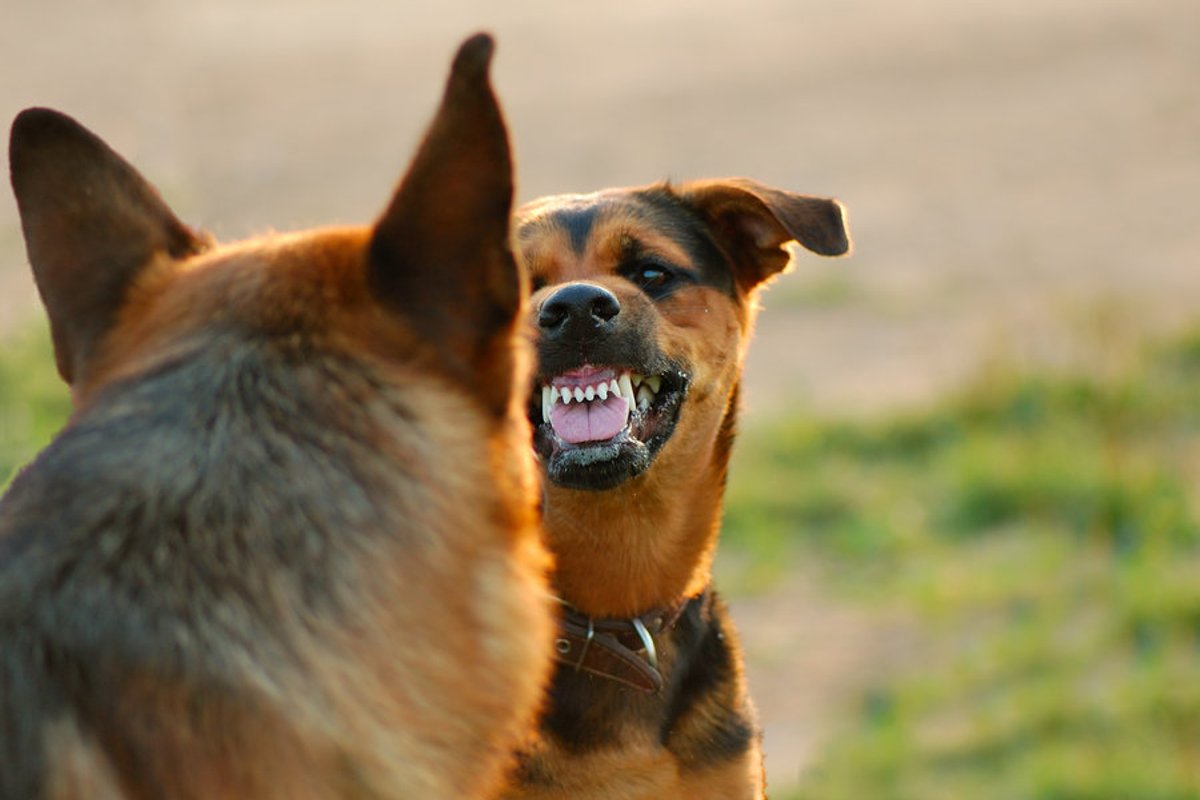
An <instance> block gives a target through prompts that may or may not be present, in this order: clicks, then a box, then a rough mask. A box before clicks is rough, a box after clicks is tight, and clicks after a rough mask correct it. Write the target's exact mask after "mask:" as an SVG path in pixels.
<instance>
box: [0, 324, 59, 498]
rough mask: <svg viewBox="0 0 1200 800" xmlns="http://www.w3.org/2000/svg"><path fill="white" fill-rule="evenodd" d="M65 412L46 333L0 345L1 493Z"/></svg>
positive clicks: (37, 332) (37, 330)
mask: <svg viewBox="0 0 1200 800" xmlns="http://www.w3.org/2000/svg"><path fill="white" fill-rule="evenodd" d="M69 411H70V398H69V396H68V394H67V387H66V385H65V384H63V382H62V380H60V379H59V377H58V373H57V372H56V371H55V368H54V352H53V349H52V348H51V346H50V334H49V332H48V331H47V330H46V329H45V328H44V327H40V328H35V329H32V330H29V331H26V332H24V333H22V334H20V335H18V336H15V337H12V338H7V339H4V340H2V341H0V489H3V487H5V486H7V485H8V482H9V481H10V480H11V479H12V475H13V474H14V472H15V471H16V470H17V469H18V468H19V467H21V466H23V465H24V464H25V463H26V462H27V461H29V459H30V458H32V457H33V456H34V454H36V453H37V452H38V451H39V450H41V449H42V448H43V447H45V446H46V444H47V443H48V442H49V441H50V439H51V438H53V436H54V434H55V433H56V432H57V431H58V430H59V429H60V428H61V427H62V425H63V422H64V421H65V420H66V418H67V414H68V413H69Z"/></svg>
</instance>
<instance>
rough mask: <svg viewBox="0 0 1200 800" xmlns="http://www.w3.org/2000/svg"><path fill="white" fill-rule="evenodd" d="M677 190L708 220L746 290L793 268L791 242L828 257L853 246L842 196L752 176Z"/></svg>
mask: <svg viewBox="0 0 1200 800" xmlns="http://www.w3.org/2000/svg"><path fill="white" fill-rule="evenodd" d="M675 191H676V194H678V196H679V197H680V198H681V199H682V200H683V201H684V202H686V203H687V204H688V205H690V206H691V207H692V208H694V209H695V210H696V211H697V212H699V214H700V216H701V217H703V218H704V219H705V220H706V221H707V222H708V225H709V228H710V230H711V231H712V233H713V235H714V236H715V237H716V239H717V242H718V243H719V244H720V245H721V247H722V248H724V249H725V252H726V253H727V254H728V256H729V258H730V259H731V260H732V261H733V266H734V269H735V271H736V275H735V277H736V279H737V282H738V285H739V286H740V287H741V289H742V290H743V291H749V290H751V289H753V288H754V287H755V286H757V285H758V284H760V283H762V282H763V281H765V280H767V279H768V278H770V277H771V276H773V275H776V274H778V273H780V272H782V271H784V269H786V268H787V265H788V261H789V260H790V256H789V254H788V252H787V250H785V249H784V245H786V244H787V243H788V242H792V241H794V242H798V243H799V244H801V245H802V246H804V247H805V248H806V249H808V250H811V251H812V252H814V253H817V254H818V255H822V256H840V255H844V254H846V253H847V252H849V250H850V236H849V232H848V231H847V227H846V211H845V209H844V208H843V207H842V204H841V203H839V202H838V201H837V200H833V199H829V198H824V197H809V196H807V195H800V194H792V193H791V192H785V191H782V190H780V189H773V188H771V187H770V186H764V185H763V184H761V183H758V182H757V181H752V180H749V179H748V178H728V179H725V180H708V181H694V182H691V183H686V184H683V185H682V186H680V187H678V188H676V190H675Z"/></svg>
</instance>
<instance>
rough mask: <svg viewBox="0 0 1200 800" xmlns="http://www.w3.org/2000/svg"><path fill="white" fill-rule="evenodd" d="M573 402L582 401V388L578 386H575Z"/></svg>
mask: <svg viewBox="0 0 1200 800" xmlns="http://www.w3.org/2000/svg"><path fill="white" fill-rule="evenodd" d="M575 402H576V403H582V402H583V389H580V388H579V387H578V386H576V387H575Z"/></svg>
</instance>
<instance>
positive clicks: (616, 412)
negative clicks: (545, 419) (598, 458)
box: [550, 394, 629, 444]
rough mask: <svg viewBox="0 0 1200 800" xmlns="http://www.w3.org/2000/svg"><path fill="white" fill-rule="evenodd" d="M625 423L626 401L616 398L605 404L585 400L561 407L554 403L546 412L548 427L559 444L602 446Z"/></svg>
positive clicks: (603, 401)
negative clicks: (560, 440)
mask: <svg viewBox="0 0 1200 800" xmlns="http://www.w3.org/2000/svg"><path fill="white" fill-rule="evenodd" d="M627 419H629V401H628V400H626V399H625V398H624V397H621V396H620V395H615V394H614V395H609V397H608V399H607V400H599V399H597V400H591V401H587V400H585V401H584V402H582V403H571V404H570V405H569V406H565V405H563V404H562V403H555V404H554V407H553V408H551V409H550V425H551V426H552V427H553V428H554V432H555V433H557V434H558V435H559V438H561V439H562V440H563V441H566V442H570V443H571V444H578V443H579V442H602V441H605V440H606V439H611V438H612V437H614V436H616V435H617V434H618V433H620V432H621V430H622V429H623V428H624V427H625V421H626V420H627Z"/></svg>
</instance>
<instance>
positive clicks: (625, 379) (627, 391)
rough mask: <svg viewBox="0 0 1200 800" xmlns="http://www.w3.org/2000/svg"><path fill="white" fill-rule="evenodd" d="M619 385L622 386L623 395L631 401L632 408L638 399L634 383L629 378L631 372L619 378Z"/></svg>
mask: <svg viewBox="0 0 1200 800" xmlns="http://www.w3.org/2000/svg"><path fill="white" fill-rule="evenodd" d="M617 385H618V386H620V388H621V396H622V397H624V398H625V399H626V400H628V401H629V408H630V409H632V408H633V406H634V403H636V402H637V401H636V400H635V399H634V397H633V383H631V382H630V380H629V373H625V374H624V375H622V376H621V377H620V378H617Z"/></svg>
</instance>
